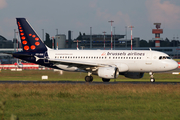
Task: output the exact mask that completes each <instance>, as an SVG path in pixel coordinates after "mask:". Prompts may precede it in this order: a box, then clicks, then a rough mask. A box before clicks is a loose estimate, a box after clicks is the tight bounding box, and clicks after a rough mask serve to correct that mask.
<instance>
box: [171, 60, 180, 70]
mask: <svg viewBox="0 0 180 120" xmlns="http://www.w3.org/2000/svg"><path fill="white" fill-rule="evenodd" d="M171 67H172V69H176V68H178V67H179V64H178V63H177V62H176V61H174V62H173V63H172V64H171Z"/></svg>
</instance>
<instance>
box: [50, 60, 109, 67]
mask: <svg viewBox="0 0 180 120" xmlns="http://www.w3.org/2000/svg"><path fill="white" fill-rule="evenodd" d="M48 60H49V62H52V63H54V64H57V65H58V64H62V65H68V66H71V67H78V68H83V69H84V68H87V67H103V66H109V65H108V64H98V63H93V62H85V61H83V62H82V61H74V60H63V59H48Z"/></svg>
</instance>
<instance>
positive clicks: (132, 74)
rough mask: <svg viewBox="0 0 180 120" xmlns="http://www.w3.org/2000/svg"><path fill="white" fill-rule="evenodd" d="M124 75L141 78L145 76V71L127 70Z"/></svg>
mask: <svg viewBox="0 0 180 120" xmlns="http://www.w3.org/2000/svg"><path fill="white" fill-rule="evenodd" d="M124 76H125V77H127V78H131V79H140V78H142V77H143V76H144V73H141V72H126V73H124Z"/></svg>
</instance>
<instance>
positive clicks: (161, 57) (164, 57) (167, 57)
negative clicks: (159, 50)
mask: <svg viewBox="0 0 180 120" xmlns="http://www.w3.org/2000/svg"><path fill="white" fill-rule="evenodd" d="M162 59H171V58H170V57H169V56H159V60H162Z"/></svg>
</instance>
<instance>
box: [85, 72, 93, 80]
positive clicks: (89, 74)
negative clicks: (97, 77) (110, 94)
mask: <svg viewBox="0 0 180 120" xmlns="http://www.w3.org/2000/svg"><path fill="white" fill-rule="evenodd" d="M91 74H92V73H91V72H88V75H87V76H86V77H85V81H86V82H92V81H93V76H91Z"/></svg>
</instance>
